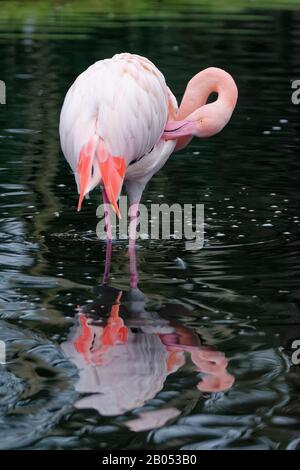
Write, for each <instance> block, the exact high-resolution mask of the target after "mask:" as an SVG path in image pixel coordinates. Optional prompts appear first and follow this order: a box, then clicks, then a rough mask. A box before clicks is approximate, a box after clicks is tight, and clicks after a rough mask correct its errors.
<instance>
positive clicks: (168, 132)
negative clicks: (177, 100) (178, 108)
mask: <svg viewBox="0 0 300 470" xmlns="http://www.w3.org/2000/svg"><path fill="white" fill-rule="evenodd" d="M194 133H195V123H194V122H193V121H188V120H185V119H184V120H182V121H170V122H167V124H166V126H165V129H164V133H163V135H162V138H163V139H164V140H176V139H178V138H179V137H186V136H189V135H193V134H194Z"/></svg>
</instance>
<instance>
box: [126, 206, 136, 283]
mask: <svg viewBox="0 0 300 470" xmlns="http://www.w3.org/2000/svg"><path fill="white" fill-rule="evenodd" d="M138 212H139V204H138V203H133V204H131V206H130V226H129V246H128V254H129V264H130V287H131V288H132V289H136V288H137V286H138V271H137V267H136V245H135V241H136V227H137V220H138Z"/></svg>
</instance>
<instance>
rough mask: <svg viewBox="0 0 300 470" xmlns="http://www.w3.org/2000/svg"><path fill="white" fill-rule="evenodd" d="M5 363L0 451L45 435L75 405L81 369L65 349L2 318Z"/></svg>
mask: <svg viewBox="0 0 300 470" xmlns="http://www.w3.org/2000/svg"><path fill="white" fill-rule="evenodd" d="M0 331H1V333H0V339H1V340H2V341H4V342H5V345H6V364H1V365H0V371H1V373H0V449H17V448H23V447H26V446H27V445H29V444H32V443H33V442H35V441H37V440H38V439H40V438H42V437H44V436H45V435H46V434H47V433H48V432H49V431H50V430H51V428H52V427H53V426H55V424H57V423H58V421H59V420H60V418H61V417H62V416H64V415H66V413H68V411H70V410H71V409H72V403H73V402H74V400H75V398H76V392H75V389H74V387H73V384H74V382H75V380H76V370H75V368H74V367H72V365H71V364H70V363H69V362H68V361H67V360H66V359H65V358H64V356H63V353H62V352H61V350H60V349H59V348H58V347H57V346H56V345H55V344H53V343H51V342H50V341H48V340H47V339H44V338H41V337H39V336H37V335H36V334H34V333H31V332H30V330H28V329H27V330H21V329H19V328H17V327H15V326H11V325H9V324H8V323H6V322H4V321H0Z"/></svg>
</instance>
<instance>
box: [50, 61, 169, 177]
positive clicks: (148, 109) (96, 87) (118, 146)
mask: <svg viewBox="0 0 300 470" xmlns="http://www.w3.org/2000/svg"><path fill="white" fill-rule="evenodd" d="M169 99H170V92H169V89H168V87H167V85H166V83H165V79H164V76H163V75H162V73H161V72H160V71H159V70H158V69H157V68H156V67H155V66H154V64H153V63H152V62H150V61H149V60H148V59H146V58H144V57H141V56H138V55H133V54H129V53H123V54H117V55H115V56H114V57H112V58H111V59H105V60H101V61H98V62H96V63H94V64H93V65H91V66H90V67H89V68H88V69H87V70H85V71H84V72H83V73H82V74H81V75H79V76H78V78H77V79H76V80H75V82H74V83H73V85H72V86H71V87H70V89H69V91H68V93H67V95H66V97H65V100H64V104H63V107H62V110H61V116H60V126H59V132H60V139H61V147H62V150H63V153H64V155H65V157H66V159H67V161H68V162H69V164H70V166H71V168H72V170H73V172H74V173H75V177H76V174H77V166H78V160H79V155H80V151H81V149H82V147H83V146H84V145H85V144H86V143H87V142H88V141H89V139H91V138H93V137H96V138H100V139H102V140H103V141H104V144H105V147H106V149H107V150H108V152H109V153H110V154H111V155H115V156H122V157H123V158H124V159H125V161H126V165H128V164H129V163H130V162H131V161H133V160H138V159H139V158H141V157H142V156H143V155H146V154H148V153H149V152H150V151H151V149H152V148H153V147H154V146H155V144H156V143H157V142H158V141H159V139H160V137H161V135H162V134H163V131H164V127H165V124H166V122H167V119H168V113H169V109H168V106H169Z"/></svg>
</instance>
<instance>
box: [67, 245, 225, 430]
mask: <svg viewBox="0 0 300 470" xmlns="http://www.w3.org/2000/svg"><path fill="white" fill-rule="evenodd" d="M130 256H131V259H130V266H131V281H132V285H133V286H132V285H131V288H130V289H129V290H128V291H120V290H117V289H114V288H112V287H109V286H108V285H107V281H108V273H107V271H106V273H105V279H104V280H105V283H104V284H103V285H102V286H99V287H98V288H97V289H96V290H95V300H94V302H93V303H90V304H88V305H86V306H84V307H82V308H80V309H79V313H78V322H77V324H76V325H75V326H74V328H73V331H72V333H71V335H70V339H68V340H67V341H66V342H65V343H63V344H62V348H63V350H64V352H65V354H66V355H67V356H68V357H69V359H70V360H71V361H72V362H73V363H75V364H76V366H77V368H78V370H79V380H78V383H77V384H76V389H77V391H78V392H79V393H80V394H81V398H80V399H79V400H78V401H77V403H76V407H77V408H93V409H95V410H97V411H98V412H99V413H100V414H101V415H110V416H113V415H120V414H123V413H124V412H126V411H129V410H133V409H135V408H137V407H141V406H143V405H144V404H145V403H146V402H147V400H150V399H152V398H153V397H155V396H156V394H157V393H158V392H159V391H160V390H162V389H163V387H164V382H165V380H166V378H167V377H168V375H170V374H173V373H175V372H176V371H178V369H180V368H181V367H183V366H184V364H185V363H186V361H187V360H188V357H190V359H191V361H192V363H193V365H194V369H195V371H198V372H201V373H202V376H201V380H200V381H199V383H198V384H197V388H198V389H199V391H201V392H218V391H225V390H228V389H229V388H230V387H231V386H232V384H233V382H234V378H233V376H232V375H230V374H229V373H228V372H227V359H226V357H225V355H224V354H223V353H222V352H218V351H215V350H213V349H212V348H210V347H208V346H204V345H202V344H201V341H200V339H199V336H198V335H197V334H196V333H195V332H194V331H193V330H192V329H191V328H188V327H186V326H184V325H183V324H182V323H180V322H178V321H175V320H173V318H174V312H173V310H177V311H176V314H178V313H180V316H181V317H182V316H184V315H189V314H190V311H189V310H187V309H186V308H185V307H183V306H180V305H177V304H176V305H172V304H168V305H166V306H165V307H164V309H163V311H162V312H161V310H160V314H158V312H157V311H149V310H147V308H146V307H147V303H148V300H147V298H146V296H145V295H144V294H143V293H142V292H141V291H140V290H139V289H138V287H136V286H137V272H136V262H135V261H136V260H135V252H134V251H133V252H132V253H131V254H130ZM178 309H179V310H180V311H179V312H178ZM153 413H154V414H153ZM178 413H179V412H178V410H172V409H167V410H166V409H164V410H161V412H160V413H157V412H152V414H151V419H150V422H151V423H152V424H153V422H155V423H158V422H159V423H161V421H164V419H166V420H168V419H169V418H170V417H172V416H175V415H176V414H178ZM146 414H147V419H146V418H145V417H144V421H145V420H146V422H149V417H150V415H149V413H146ZM140 421H141V420H133V421H131V422H129V423H131V424H129V427H131V428H132V429H135V428H137V429H139V426H140V425H141V422H140ZM142 422H143V420H142ZM147 425H149V423H148V424H147Z"/></svg>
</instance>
